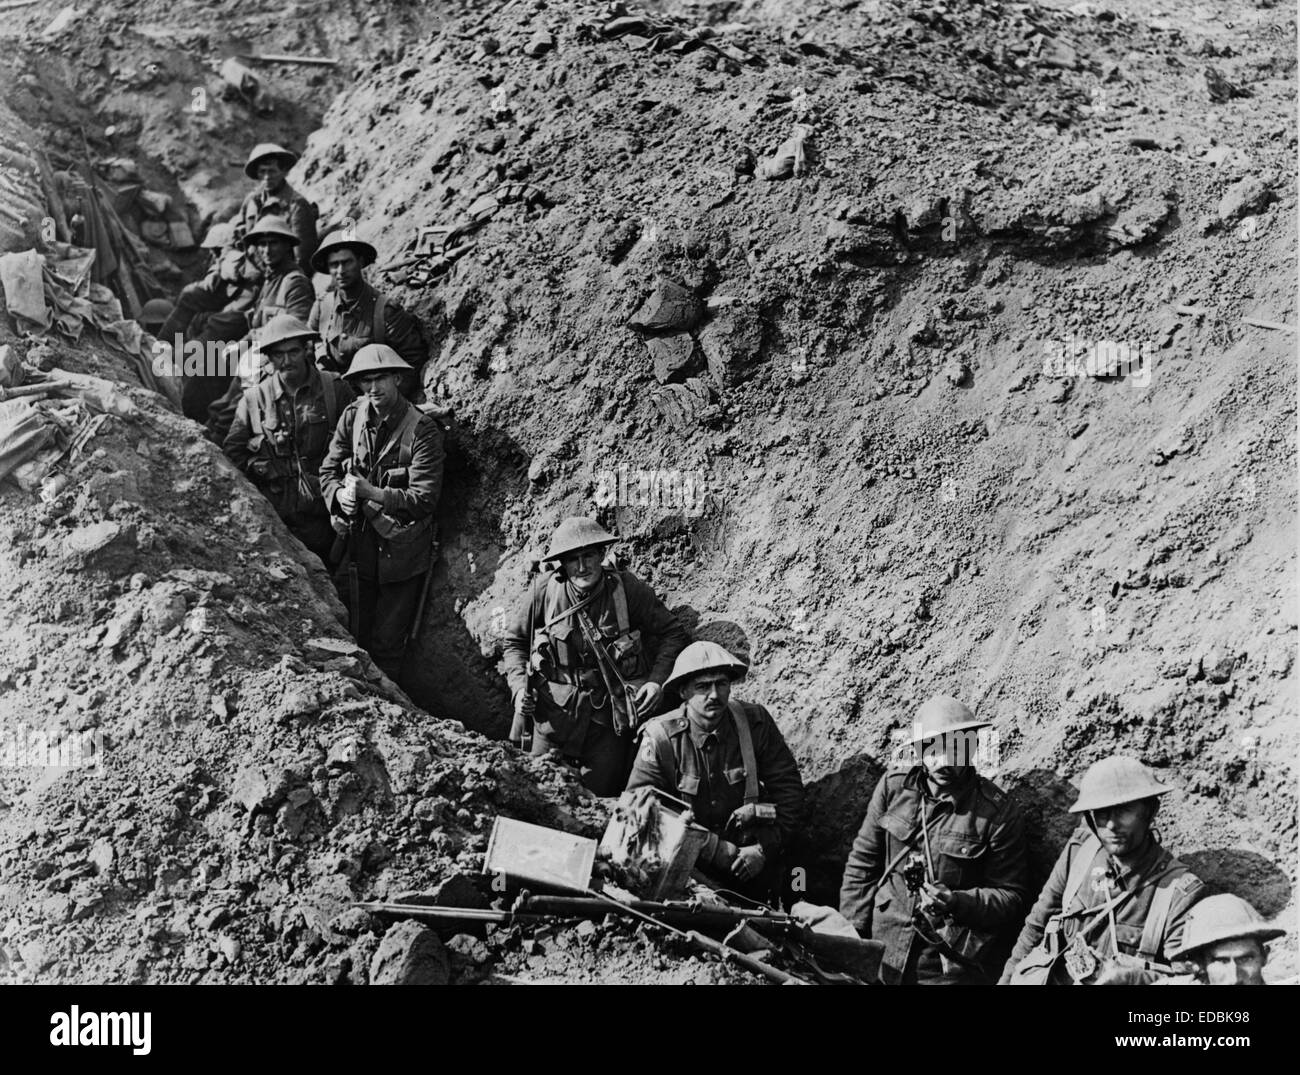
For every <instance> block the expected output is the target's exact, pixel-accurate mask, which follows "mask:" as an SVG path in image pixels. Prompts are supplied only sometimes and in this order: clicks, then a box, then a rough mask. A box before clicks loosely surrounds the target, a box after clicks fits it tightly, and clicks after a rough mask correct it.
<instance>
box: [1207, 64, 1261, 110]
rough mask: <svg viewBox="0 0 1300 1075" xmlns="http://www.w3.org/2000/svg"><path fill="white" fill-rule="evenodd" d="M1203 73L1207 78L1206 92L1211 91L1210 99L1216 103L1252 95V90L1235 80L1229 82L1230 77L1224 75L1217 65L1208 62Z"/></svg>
mask: <svg viewBox="0 0 1300 1075" xmlns="http://www.w3.org/2000/svg"><path fill="white" fill-rule="evenodd" d="M1202 74H1203V76H1204V78H1205V89H1206V92H1207V93H1209V95H1210V100H1211V101H1213V102H1214V103H1215V104H1222V103H1223V102H1224V101H1229V100H1231V99H1232V98H1234V97H1249V96H1251V93H1250V90H1248V89H1246V88H1244V87H1242V86H1238V85H1236V84H1235V83H1233V82H1229V81H1228V79H1227V78H1225V77H1224V75H1223V72H1221V71H1220V70H1219V69H1218V68H1216V67H1211V66H1210V65H1209V64H1206V65H1205V70H1204V71H1203V72H1202Z"/></svg>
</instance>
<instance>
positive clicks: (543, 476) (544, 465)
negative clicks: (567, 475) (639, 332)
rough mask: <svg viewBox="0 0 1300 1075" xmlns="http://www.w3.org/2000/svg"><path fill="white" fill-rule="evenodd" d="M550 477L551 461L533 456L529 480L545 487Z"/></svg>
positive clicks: (541, 456) (540, 456) (529, 468)
mask: <svg viewBox="0 0 1300 1075" xmlns="http://www.w3.org/2000/svg"><path fill="white" fill-rule="evenodd" d="M653 353H654V352H653V351H652V352H651V354H653ZM549 477H550V460H549V459H547V458H546V457H545V456H544V455H536V456H533V461H532V462H531V463H529V464H528V480H529V481H530V482H531V483H532V484H534V485H545V484H546V480H547V479H548V478H549Z"/></svg>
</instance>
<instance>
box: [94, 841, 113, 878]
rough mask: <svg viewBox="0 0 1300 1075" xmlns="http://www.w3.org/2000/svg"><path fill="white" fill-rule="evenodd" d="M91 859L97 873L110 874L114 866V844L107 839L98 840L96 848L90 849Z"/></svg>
mask: <svg viewBox="0 0 1300 1075" xmlns="http://www.w3.org/2000/svg"><path fill="white" fill-rule="evenodd" d="M89 858H90V862H91V865H93V866H94V867H95V872H96V873H99V874H105V873H108V870H109V867H111V866H112V865H113V858H114V852H113V842H112V841H111V840H106V839H99V840H96V841H95V844H94V846H93V847H92V848H91V849H90V855H89Z"/></svg>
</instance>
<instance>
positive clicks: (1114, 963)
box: [1000, 755, 1205, 985]
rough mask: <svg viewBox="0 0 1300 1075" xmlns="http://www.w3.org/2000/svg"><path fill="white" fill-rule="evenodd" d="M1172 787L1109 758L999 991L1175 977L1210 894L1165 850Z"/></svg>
mask: <svg viewBox="0 0 1300 1075" xmlns="http://www.w3.org/2000/svg"><path fill="white" fill-rule="evenodd" d="M1172 790H1173V789H1172V788H1168V787H1165V786H1164V785H1163V784H1161V783H1160V782H1159V781H1158V780H1156V778H1155V774H1154V773H1152V772H1151V770H1150V769H1148V768H1147V767H1146V766H1145V765H1143V764H1142V763H1141V762H1140V761H1138V760H1137V759H1136V758H1128V757H1124V756H1122V755H1116V756H1114V757H1110V758H1105V759H1103V760H1102V761H1099V762H1097V763H1096V764H1094V765H1093V766H1091V767H1090V768H1089V769H1088V771H1087V772H1086V773H1085V774H1084V776H1083V779H1082V780H1081V781H1080V782H1079V798H1078V800H1077V801H1076V802H1075V804H1074V805H1073V806H1072V807H1070V812H1071V813H1072V814H1083V815H1084V819H1085V821H1086V825H1085V826H1080V828H1079V829H1078V830H1076V831H1075V833H1074V835H1073V836H1072V837H1070V841H1069V843H1067V844H1066V845H1065V847H1064V848H1063V849H1062V850H1061V855H1060V857H1059V858H1058V859H1057V860H1056V865H1055V866H1054V867H1053V868H1052V874H1051V876H1050V877H1049V878H1048V879H1047V885H1046V886H1045V887H1044V888H1043V891H1042V893H1041V894H1040V895H1039V897H1038V902H1037V903H1035V904H1034V906H1033V909H1032V910H1031V911H1030V912H1029V917H1028V918H1027V919H1026V920H1025V925H1024V928H1023V929H1022V930H1021V931H1020V939H1019V940H1017V941H1016V947H1015V949H1014V951H1012V953H1011V958H1010V960H1008V961H1007V965H1006V968H1005V969H1004V970H1003V972H1002V981H1001V983H1000V984H1004V985H1005V984H1010V985H1069V984H1070V982H1072V981H1073V982H1078V983H1080V984H1085V985H1108V984H1124V983H1127V982H1131V981H1133V980H1134V978H1133V974H1134V972H1137V973H1139V974H1141V973H1142V972H1145V971H1149V970H1156V971H1160V972H1163V973H1169V972H1171V971H1172V967H1170V966H1169V961H1170V958H1171V953H1173V952H1175V951H1178V950H1179V948H1180V946H1181V942H1182V934H1183V928H1184V925H1185V921H1186V918H1187V912H1188V911H1189V910H1190V909H1191V907H1192V905H1193V904H1195V903H1196V902H1197V900H1199V899H1200V898H1201V897H1202V896H1203V895H1204V892H1205V886H1204V885H1202V883H1201V881H1200V880H1199V879H1198V878H1197V877H1196V875H1195V874H1193V873H1192V872H1191V871H1190V870H1189V869H1188V868H1187V866H1186V865H1184V864H1183V863H1181V862H1179V861H1178V860H1177V859H1176V858H1174V857H1173V856H1172V855H1171V854H1170V853H1169V852H1168V851H1166V850H1165V849H1164V848H1163V847H1161V846H1160V842H1159V841H1158V840H1157V839H1156V837H1155V834H1154V833H1153V832H1152V821H1153V820H1154V819H1155V815H1156V811H1157V810H1158V809H1159V806H1160V796H1162V795H1167V794H1168V793H1169V792H1170V791H1172Z"/></svg>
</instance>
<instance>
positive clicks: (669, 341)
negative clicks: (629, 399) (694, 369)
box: [645, 332, 695, 384]
mask: <svg viewBox="0 0 1300 1075" xmlns="http://www.w3.org/2000/svg"><path fill="white" fill-rule="evenodd" d="M645 345H646V350H647V351H649V352H650V358H651V361H652V362H653V363H654V371H655V380H656V381H658V382H659V383H660V384H667V383H668V382H669V381H672V380H676V379H678V378H679V377H680V376H682V375H684V374H685V372H686V370H688V369H689V368H690V365H691V360H692V359H693V358H694V357H695V339H694V338H693V337H692V336H691V334H690V333H689V332H677V333H674V334H673V335H671V336H647V337H646V341H645Z"/></svg>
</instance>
